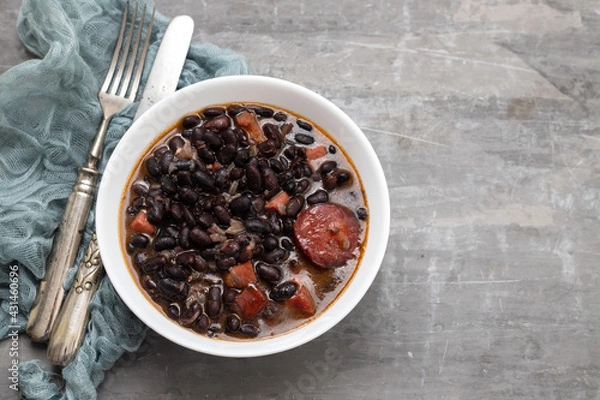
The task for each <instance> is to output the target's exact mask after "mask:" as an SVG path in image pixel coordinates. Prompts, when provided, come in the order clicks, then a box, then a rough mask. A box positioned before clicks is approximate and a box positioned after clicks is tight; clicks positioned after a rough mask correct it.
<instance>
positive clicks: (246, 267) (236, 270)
mask: <svg viewBox="0 0 600 400" xmlns="http://www.w3.org/2000/svg"><path fill="white" fill-rule="evenodd" d="M224 281H225V283H226V284H227V286H229V287H234V288H238V289H241V288H244V287H246V286H248V285H249V284H250V283H254V282H256V274H255V273H254V267H253V266H252V262H250V261H246V262H244V263H241V264H238V265H236V266H233V267H231V268H230V269H229V271H228V272H227V273H226V274H225V277H224Z"/></svg>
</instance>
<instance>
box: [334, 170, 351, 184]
mask: <svg viewBox="0 0 600 400" xmlns="http://www.w3.org/2000/svg"><path fill="white" fill-rule="evenodd" d="M351 178H352V175H351V174H350V172H348V171H344V170H339V171H338V173H337V174H336V183H337V184H338V186H340V185H343V184H346V183H348V182H350V180H351Z"/></svg>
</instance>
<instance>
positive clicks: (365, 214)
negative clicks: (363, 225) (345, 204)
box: [356, 207, 369, 221]
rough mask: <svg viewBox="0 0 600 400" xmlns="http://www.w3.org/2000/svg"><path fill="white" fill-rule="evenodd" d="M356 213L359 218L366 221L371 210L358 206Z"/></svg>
mask: <svg viewBox="0 0 600 400" xmlns="http://www.w3.org/2000/svg"><path fill="white" fill-rule="evenodd" d="M356 215H357V216H358V219H360V220H362V221H364V220H366V219H367V217H368V216H369V212H368V211H367V209H366V208H364V207H358V208H357V209H356Z"/></svg>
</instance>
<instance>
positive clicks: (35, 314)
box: [27, 2, 154, 342]
mask: <svg viewBox="0 0 600 400" xmlns="http://www.w3.org/2000/svg"><path fill="white" fill-rule="evenodd" d="M129 9H130V5H129V2H127V4H126V5H125V11H124V13H123V19H122V22H121V28H120V31H119V37H118V39H117V43H116V45H115V50H114V53H113V58H112V61H111V64H110V66H109V69H108V73H107V75H106V78H105V80H104V83H103V84H102V87H101V89H100V91H99V93H98V98H99V100H100V104H101V106H102V110H103V117H102V122H101V123H100V127H99V129H98V132H97V133H96V136H95V138H94V141H93V143H92V145H91V149H90V151H89V153H88V161H87V164H86V165H85V166H84V167H81V168H79V172H78V175H77V182H76V183H75V185H74V187H73V191H72V192H71V195H70V196H69V200H68V203H67V208H66V210H65V213H64V215H63V218H62V220H61V222H60V225H59V226H58V230H57V232H56V235H55V237H54V242H53V244H52V250H51V251H50V255H49V256H48V261H47V267H46V275H45V276H44V278H43V279H42V281H41V283H40V287H39V289H38V293H37V297H36V300H35V302H34V305H33V307H32V309H31V312H30V315H29V320H28V321H27V333H28V335H29V336H30V337H31V338H32V340H34V341H37V342H45V341H47V340H48V339H49V336H50V333H51V331H52V328H53V325H54V322H55V321H56V318H57V316H58V312H59V310H60V307H61V304H62V302H63V300H64V297H65V294H66V291H65V289H64V286H63V285H64V281H65V277H66V275H67V271H68V270H69V269H70V268H71V267H72V266H73V263H74V261H75V257H76V256H77V251H78V249H79V244H80V243H81V238H82V235H83V231H84V228H85V223H86V221H87V218H88V215H89V212H90V208H91V205H92V200H93V197H94V192H95V190H96V186H97V183H98V178H99V176H100V172H99V171H98V169H97V164H98V161H99V160H100V158H101V157H102V149H103V144H104V138H105V136H106V131H107V129H108V124H109V122H110V120H111V119H112V117H113V116H114V115H115V114H116V113H117V112H119V111H121V110H122V109H123V108H125V107H126V106H127V105H129V104H131V103H133V101H134V99H135V96H136V94H137V89H138V86H139V83H140V78H141V76H142V71H143V69H144V61H145V59H146V53H147V50H148V45H149V43H150V34H151V32H152V25H153V23H154V9H153V10H152V13H151V16H150V20H149V22H148V27H147V29H146V30H145V38H144V39H143V45H142V46H141V50H140V44H141V42H142V36H143V35H144V23H145V19H146V6H145V5H144V7H143V10H142V12H141V17H140V20H139V22H138V23H136V21H137V19H138V16H137V14H138V5H137V3H136V5H135V7H134V9H133V11H132V12H131V19H129V14H130V12H129V11H130V10H129Z"/></svg>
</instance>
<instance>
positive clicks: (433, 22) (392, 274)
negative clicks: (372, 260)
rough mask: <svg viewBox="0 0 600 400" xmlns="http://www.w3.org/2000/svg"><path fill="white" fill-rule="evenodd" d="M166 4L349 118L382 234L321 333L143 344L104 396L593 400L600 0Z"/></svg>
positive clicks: (11, 43) (0, 390)
mask: <svg viewBox="0 0 600 400" xmlns="http://www.w3.org/2000/svg"><path fill="white" fill-rule="evenodd" d="M157 5H158V8H159V10H160V11H161V12H162V13H163V14H166V15H168V16H175V15H177V14H190V15H191V16H193V18H194V20H195V22H196V31H195V36H194V39H195V40H196V41H198V42H212V43H215V44H217V45H219V46H221V47H227V48H232V49H234V50H236V51H238V52H240V53H242V54H244V55H245V56H246V57H247V58H248V60H249V61H250V63H251V65H252V66H253V67H254V70H255V72H256V73H258V74H263V75H270V76H275V77H280V78H284V79H288V80H291V81H294V82H297V83H300V84H303V85H306V86H307V87H309V88H311V89H313V90H315V91H317V92H319V93H321V94H323V95H325V96H326V97H328V98H330V99H331V100H332V101H333V102H334V103H336V104H337V105H338V106H340V107H341V108H342V109H343V110H345V111H346V112H347V113H348V114H349V115H350V116H352V117H353V119H354V120H355V121H356V122H357V123H358V124H359V126H361V128H363V130H364V132H365V134H366V135H367V137H368V138H369V140H370V141H371V143H372V144H373V146H374V148H375V150H376V152H377V153H378V155H379V157H380V159H381V162H382V164H383V166H384V170H385V173H386V176H387V179H388V184H389V188H390V194H391V201H392V221H391V236H390V243H389V246H388V250H387V253H386V255H385V259H384V263H383V265H382V268H381V272H380V274H379V276H378V278H377V279H376V280H375V283H374V285H373V287H372V288H371V290H370V291H369V292H368V293H367V295H366V297H365V298H364V299H363V301H362V302H361V303H360V304H359V306H358V307H357V308H356V309H355V310H354V311H353V312H352V313H351V314H350V315H349V316H348V317H347V318H345V319H344V321H342V322H341V323H340V324H339V325H338V326H336V327H335V328H334V329H333V330H332V331H330V332H328V333H327V334H325V335H323V336H322V337H320V338H319V339H317V340H315V341H314V342H311V343H309V344H306V345H304V346H302V347H301V348H298V349H295V350H291V351H289V352H286V353H283V354H279V355H275V356H269V357H265V358H258V359H241V360H232V359H219V358H215V357H211V356H205V355H201V354H196V353H193V352H191V351H188V350H185V349H183V348H180V347H178V346H176V345H174V344H171V343H169V342H167V341H166V340H164V339H162V338H160V337H158V336H156V335H154V334H150V335H149V337H148V338H147V340H146V342H145V343H144V344H143V346H142V348H141V349H140V351H139V352H137V353H136V354H130V355H127V356H125V357H124V358H123V359H122V360H120V361H119V363H118V366H117V367H115V368H114V369H113V370H111V371H109V372H108V373H107V376H106V380H105V382H104V383H103V384H102V386H101V388H100V398H101V399H146V398H159V399H180V398H184V399H197V398H207V399H288V398H296V399H309V398H310V399H312V398H315V399H363V398H364V399H398V398H407V399H413V398H420V399H441V398H443V399H505V398H511V399H598V398H600V361H599V360H600V294H599V285H600V272H599V269H598V256H599V255H600V227H599V211H600V201H599V190H600V119H599V116H598V112H597V110H598V106H599V103H600V102H599V97H598V92H599V91H600V83H599V82H600V66H599V61H600V59H599V57H598V56H599V54H600V46H599V45H598V40H599V39H598V38H599V34H600V5H598V3H597V2H595V1H592V0H580V1H568V0H495V1H483V0H453V1H445V0H437V1H423V0H421V1H418V0H396V1H391V0H390V1H383V0H381V1H356V0H348V1H337V0H335V1H334V0H322V1H308V0H282V1H275V0H256V1H252V2H249V1H220V2H217V1H202V2H198V1H192V0H185V1H178V2H172V1H168V0H157ZM18 7H19V1H17V0H0V21H2V23H0V48H2V51H0V73H1V72H4V71H6V70H7V69H8V68H10V67H11V66H14V65H16V64H18V63H19V62H21V61H24V60H26V59H27V58H28V57H29V55H28V54H27V53H26V51H25V50H24V49H23V47H22V45H21V44H20V42H19V40H18V38H17V35H16V32H15V28H14V20H15V19H16V15H17V10H18ZM20 343H21V346H22V348H23V351H22V353H21V359H22V360H24V359H27V358H32V357H35V358H39V357H43V356H44V349H43V348H40V347H33V346H32V345H31V344H30V343H29V342H28V340H27V338H25V337H23V338H22V339H21V341H20ZM7 349H8V346H7V343H6V342H4V343H0V352H1V354H2V358H1V359H0V366H2V369H3V370H4V369H5V368H6V367H7V366H8V364H7V359H8V357H7V351H8V350H7ZM0 375H2V374H1V373H0ZM7 386H8V384H7V383H6V382H4V383H0V398H5V397H7V398H8V396H9V393H8V392H9V391H8V390H7Z"/></svg>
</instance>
